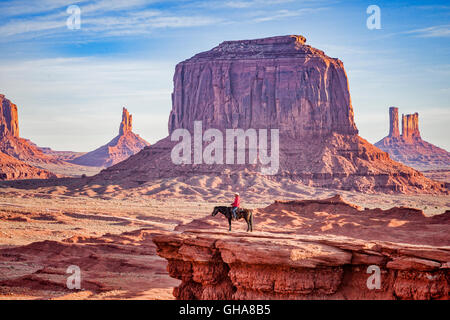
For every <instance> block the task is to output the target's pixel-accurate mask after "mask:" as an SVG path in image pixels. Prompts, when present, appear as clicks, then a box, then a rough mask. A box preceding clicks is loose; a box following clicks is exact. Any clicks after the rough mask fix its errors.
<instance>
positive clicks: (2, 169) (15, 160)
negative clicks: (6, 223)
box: [0, 94, 58, 180]
mask: <svg viewBox="0 0 450 320" xmlns="http://www.w3.org/2000/svg"><path fill="white" fill-rule="evenodd" d="M57 162H58V160H56V159H54V158H52V157H50V156H47V155H45V154H44V153H42V151H41V150H40V149H39V148H38V147H37V146H36V145H35V144H33V143H32V142H30V141H29V140H26V139H22V138H20V136H19V119H18V111H17V106H16V105H15V104H14V103H12V102H11V101H10V100H8V99H6V97H5V96H4V95H3V94H0V180H18V179H47V178H52V177H56V175H55V174H53V173H51V172H49V171H47V170H44V169H41V168H36V167H35V166H34V165H38V166H39V165H40V164H43V163H57Z"/></svg>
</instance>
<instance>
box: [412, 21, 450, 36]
mask: <svg viewBox="0 0 450 320" xmlns="http://www.w3.org/2000/svg"><path fill="white" fill-rule="evenodd" d="M405 33H409V34H415V35H417V36H418V37H422V38H442V37H445V38H447V37H450V24H446V25H439V26H432V27H427V28H422V29H415V30H411V31H407V32H405Z"/></svg>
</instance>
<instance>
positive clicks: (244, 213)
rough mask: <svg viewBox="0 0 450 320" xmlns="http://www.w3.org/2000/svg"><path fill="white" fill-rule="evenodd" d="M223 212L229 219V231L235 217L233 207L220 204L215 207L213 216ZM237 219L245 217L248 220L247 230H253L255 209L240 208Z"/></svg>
mask: <svg viewBox="0 0 450 320" xmlns="http://www.w3.org/2000/svg"><path fill="white" fill-rule="evenodd" d="M219 212H220V213H221V214H223V215H224V216H225V217H226V218H227V219H228V225H229V226H230V227H229V229H228V231H231V220H232V219H233V208H232V207H226V206H218V207H214V210H213V212H212V214H211V215H212V216H213V217H214V216H215V215H216V214H218V213H219ZM236 216H237V219H236V220H239V219H242V218H244V220H245V222H247V232H248V231H250V232H252V231H253V211H252V210H250V209H244V208H239V209H238V210H237V212H236Z"/></svg>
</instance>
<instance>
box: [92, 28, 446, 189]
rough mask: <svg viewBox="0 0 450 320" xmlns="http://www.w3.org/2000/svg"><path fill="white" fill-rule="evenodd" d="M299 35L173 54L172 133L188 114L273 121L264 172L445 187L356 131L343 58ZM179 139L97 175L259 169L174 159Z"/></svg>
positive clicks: (245, 123)
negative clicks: (275, 144) (269, 162)
mask: <svg viewBox="0 0 450 320" xmlns="http://www.w3.org/2000/svg"><path fill="white" fill-rule="evenodd" d="M305 41H306V40H305V39H304V38H303V37H301V36H280V37H272V38H266V39H256V40H242V41H226V42H223V43H222V44H220V45H219V46H217V47H215V48H213V49H212V50H210V51H206V52H203V53H199V54H197V55H195V56H194V57H192V58H191V59H188V60H186V61H183V62H181V63H179V64H178V65H177V66H176V70H175V75H174V91H173V94H172V101H173V105H172V111H171V114H170V117H169V133H173V132H174V130H176V129H180V128H182V129H188V130H190V131H191V132H192V131H193V126H194V121H201V122H202V126H203V130H207V129H208V128H215V129H218V130H221V131H223V130H225V129H229V128H239V129H249V128H252V129H278V130H279V131H280V138H279V141H280V143H279V151H280V156H279V162H280V165H279V170H278V171H277V172H276V175H275V176H271V177H268V179H286V178H287V179H291V180H292V181H293V183H297V182H301V183H304V184H307V185H311V186H317V187H325V188H340V189H352V190H358V191H363V192H378V191H381V192H427V193H433V192H446V191H445V190H444V186H443V184H442V183H436V182H434V181H432V180H430V179H427V178H425V177H424V176H423V175H422V174H421V173H420V172H418V171H416V170H413V169H411V168H408V167H406V166H404V165H402V164H400V163H397V162H395V161H392V160H391V159H390V158H389V156H388V155H387V154H386V153H385V152H383V151H381V150H379V149H378V148H375V147H374V146H373V145H371V144H370V143H368V142H367V141H366V140H364V139H362V138H361V137H359V136H358V134H357V132H358V131H357V128H356V125H355V122H354V119H353V108H352V104H351V98H350V93H349V88H348V81H347V76H346V73H345V70H344V66H343V63H342V62H341V61H340V60H338V59H335V58H330V57H328V56H326V55H325V54H324V53H323V51H320V50H318V49H315V48H312V47H310V46H308V45H306V44H305ZM176 143H177V142H172V141H171V139H170V137H168V138H165V139H163V140H161V141H159V142H158V143H156V144H154V145H153V146H151V147H148V148H144V149H143V150H142V151H141V152H140V153H138V154H137V155H135V156H132V157H130V158H129V159H127V160H126V161H124V162H122V163H120V164H118V165H116V166H113V167H111V168H108V169H106V170H104V171H102V172H101V173H100V174H99V176H98V177H97V178H94V180H95V179H97V180H98V181H105V180H106V181H115V182H122V183H127V184H131V185H132V184H133V183H134V184H137V185H138V184H140V183H143V182H146V181H151V180H152V179H155V178H170V177H179V176H193V175H213V176H230V175H231V176H232V175H233V174H239V172H242V171H243V170H248V171H250V172H252V174H259V173H260V172H261V167H262V166H261V165H260V164H256V165H253V164H248V162H246V163H247V164H245V165H236V164H234V165H222V164H212V165H208V164H205V163H200V164H194V165H187V164H184V165H175V164H174V162H173V160H172V159H171V151H172V149H173V147H174V146H175V145H176ZM203 144H204V145H205V144H207V143H206V142H204V143H203ZM269 145H270V144H269ZM224 149H225V147H224ZM246 151H247V152H248V149H247V150H246ZM225 153H226V150H224V152H223V154H225ZM237 184H238V185H239V183H237Z"/></svg>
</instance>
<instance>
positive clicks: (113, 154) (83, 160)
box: [69, 108, 150, 167]
mask: <svg viewBox="0 0 450 320" xmlns="http://www.w3.org/2000/svg"><path fill="white" fill-rule="evenodd" d="M132 129H133V127H132V116H131V115H130V114H129V112H128V110H127V109H126V108H123V110H122V121H121V122H120V127H119V135H118V136H116V137H115V138H114V139H113V140H111V141H110V142H109V143H107V144H106V145H104V146H101V147H100V148H98V149H95V150H94V151H91V152H88V153H86V154H84V155H82V156H80V157H77V158H75V159H73V160H69V162H71V163H74V164H79V165H85V166H94V167H109V166H112V165H114V164H116V163H118V162H121V161H123V160H125V159H127V158H128V157H130V156H132V155H134V154H136V153H137V152H139V151H140V150H141V149H142V148H144V147H146V146H149V145H150V143H148V142H147V141H145V140H144V139H142V138H141V137H140V136H139V135H138V134H135V133H133V131H132Z"/></svg>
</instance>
